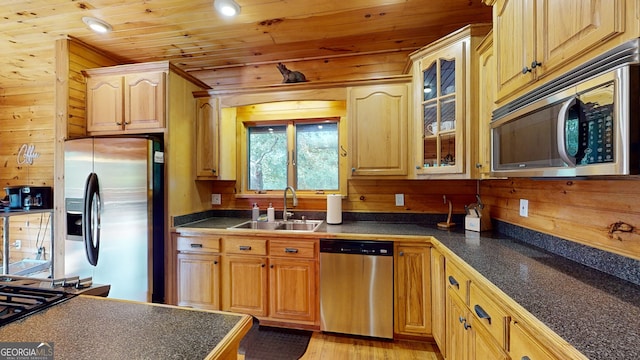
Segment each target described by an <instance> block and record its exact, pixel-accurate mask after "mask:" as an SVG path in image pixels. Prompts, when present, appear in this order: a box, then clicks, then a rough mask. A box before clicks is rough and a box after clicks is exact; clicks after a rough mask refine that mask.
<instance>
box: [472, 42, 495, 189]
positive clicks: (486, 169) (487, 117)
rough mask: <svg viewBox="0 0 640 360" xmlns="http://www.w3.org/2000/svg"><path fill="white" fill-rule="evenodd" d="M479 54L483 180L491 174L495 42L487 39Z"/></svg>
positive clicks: (480, 139) (480, 151)
mask: <svg viewBox="0 0 640 360" xmlns="http://www.w3.org/2000/svg"><path fill="white" fill-rule="evenodd" d="M479 52H480V53H479V54H478V65H479V71H478V82H479V84H480V86H479V88H480V89H482V91H480V92H479V94H478V100H479V103H478V110H479V116H478V120H479V124H478V147H477V149H478V151H479V153H478V162H477V163H476V164H475V167H476V168H477V169H478V171H479V173H480V177H481V178H488V177H490V172H491V127H490V124H491V116H492V114H493V110H494V108H495V105H494V101H495V99H496V69H497V68H496V57H495V56H494V55H493V40H492V38H486V39H485V41H484V42H483V43H482V44H481V46H480V48H479Z"/></svg>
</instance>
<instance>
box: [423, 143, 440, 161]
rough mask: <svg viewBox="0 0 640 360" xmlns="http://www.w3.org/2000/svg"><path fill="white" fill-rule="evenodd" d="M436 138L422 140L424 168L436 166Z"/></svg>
mask: <svg viewBox="0 0 640 360" xmlns="http://www.w3.org/2000/svg"><path fill="white" fill-rule="evenodd" d="M438 163H439V162H438V138H437V137H435V136H432V137H430V138H425V139H424V167H431V166H438Z"/></svg>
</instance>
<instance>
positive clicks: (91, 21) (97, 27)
mask: <svg viewBox="0 0 640 360" xmlns="http://www.w3.org/2000/svg"><path fill="white" fill-rule="evenodd" d="M82 22H84V23H85V24H87V26H88V27H89V28H90V29H91V30H93V31H95V32H97V33H100V34H106V33H108V32H110V31H111V30H113V28H112V27H111V25H109V24H108V23H107V22H105V21H103V20H100V19H96V18H94V17H88V16H85V17H83V18H82Z"/></svg>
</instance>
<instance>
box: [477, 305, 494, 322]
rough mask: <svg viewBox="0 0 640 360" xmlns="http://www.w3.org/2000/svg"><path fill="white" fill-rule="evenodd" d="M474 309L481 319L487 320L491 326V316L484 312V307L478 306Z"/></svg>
mask: <svg viewBox="0 0 640 360" xmlns="http://www.w3.org/2000/svg"><path fill="white" fill-rule="evenodd" d="M473 309H474V310H475V311H476V314H477V315H478V317H479V318H480V319H487V321H489V324H491V316H490V315H489V314H487V312H486V311H484V309H483V308H482V306H480V305H476V306H474V307H473Z"/></svg>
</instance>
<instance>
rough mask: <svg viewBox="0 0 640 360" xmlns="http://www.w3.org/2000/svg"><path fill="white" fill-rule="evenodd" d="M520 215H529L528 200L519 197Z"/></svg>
mask: <svg viewBox="0 0 640 360" xmlns="http://www.w3.org/2000/svg"><path fill="white" fill-rule="evenodd" d="M520 216H522V217H529V200H527V199H520Z"/></svg>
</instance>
